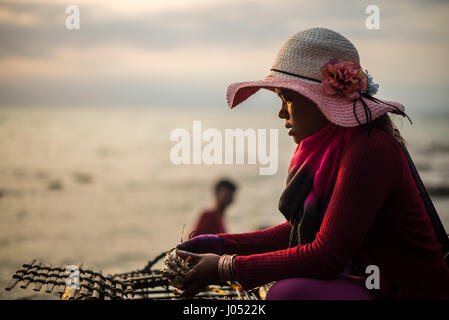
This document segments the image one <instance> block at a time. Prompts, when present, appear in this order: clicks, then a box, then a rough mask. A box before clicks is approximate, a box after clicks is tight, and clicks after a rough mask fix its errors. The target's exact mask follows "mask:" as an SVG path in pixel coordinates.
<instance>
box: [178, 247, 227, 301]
mask: <svg viewBox="0 0 449 320" xmlns="http://www.w3.org/2000/svg"><path fill="white" fill-rule="evenodd" d="M176 254H177V255H178V256H179V257H180V258H182V259H184V260H185V259H186V258H187V257H188V256H191V257H192V258H191V260H190V263H191V264H192V269H191V270H190V271H189V272H188V273H187V274H186V276H185V278H184V279H182V280H181V281H180V282H181V284H182V288H183V290H184V291H183V293H182V294H181V296H182V297H192V296H194V295H195V294H197V293H198V292H199V291H200V290H201V289H202V288H204V287H206V286H208V285H210V284H217V283H220V282H221V279H220V276H219V274H218V260H220V256H219V255H216V254H212V253H207V254H195V253H192V252H187V251H182V250H176Z"/></svg>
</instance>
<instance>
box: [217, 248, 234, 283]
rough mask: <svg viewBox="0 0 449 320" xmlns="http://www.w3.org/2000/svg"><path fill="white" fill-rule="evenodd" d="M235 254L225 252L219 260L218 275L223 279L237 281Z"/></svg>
mask: <svg viewBox="0 0 449 320" xmlns="http://www.w3.org/2000/svg"><path fill="white" fill-rule="evenodd" d="M235 256H236V254H234V255H228V254H224V255H222V256H221V257H220V259H219V260H218V275H219V276H220V279H221V280H222V281H235V280H236V275H235V270H234V258H235Z"/></svg>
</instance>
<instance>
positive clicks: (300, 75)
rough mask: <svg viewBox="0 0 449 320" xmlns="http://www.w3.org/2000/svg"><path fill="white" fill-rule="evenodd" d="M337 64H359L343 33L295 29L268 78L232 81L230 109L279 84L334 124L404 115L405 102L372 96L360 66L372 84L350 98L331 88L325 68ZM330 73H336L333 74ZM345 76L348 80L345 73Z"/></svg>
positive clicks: (355, 52) (354, 50)
mask: <svg viewBox="0 0 449 320" xmlns="http://www.w3.org/2000/svg"><path fill="white" fill-rule="evenodd" d="M339 62H343V63H345V62H349V65H351V66H352V67H353V68H354V66H358V67H360V59H359V54H358V52H357V49H356V48H355V46H354V45H353V44H352V43H351V42H350V41H349V40H348V39H346V38H345V37H344V36H342V35H341V34H339V33H337V32H335V31H332V30H329V29H326V28H321V27H318V28H311V29H307V30H303V31H300V32H297V33H296V34H294V35H293V36H292V37H290V38H289V39H287V41H286V42H285V43H284V44H283V45H282V47H281V49H280V50H279V52H278V55H277V57H276V60H275V62H274V64H273V66H272V68H271V72H270V74H269V75H268V76H267V77H266V78H265V79H263V80H257V81H249V82H238V83H233V84H231V85H229V87H228V90H227V102H228V105H229V107H231V108H233V107H235V106H237V105H238V104H240V103H242V102H243V101H245V100H246V99H248V98H249V97H250V96H252V95H253V94H254V93H256V92H257V91H258V90H259V89H261V88H264V89H268V90H271V91H275V89H276V88H280V89H290V90H293V91H295V92H298V93H299V94H301V95H303V96H305V97H307V98H309V99H310V100H312V101H313V102H314V103H315V104H316V105H317V106H318V108H319V109H320V110H321V112H322V113H323V115H324V116H325V117H326V118H327V119H328V120H329V121H330V122H332V123H334V124H336V125H339V126H343V127H355V126H358V125H362V124H366V123H369V122H371V121H372V120H375V119H377V118H378V117H380V116H381V115H383V114H385V113H387V112H393V113H397V114H401V115H403V116H406V115H405V113H404V109H405V108H404V106H403V105H402V104H400V103H397V102H394V101H387V100H381V99H377V98H374V97H372V94H373V92H374V93H375V92H376V91H377V87H378V86H377V85H376V84H374V82H373V81H372V80H373V79H372V77H371V76H369V75H368V73H367V71H366V70H364V71H363V69H361V67H360V70H362V75H363V73H364V74H365V75H366V76H367V77H368V79H365V80H364V81H365V83H366V82H367V81H368V80H369V81H368V82H369V86H370V88H368V90H364V91H360V94H359V93H356V94H355V95H356V96H357V97H356V98H354V95H352V96H351V97H348V95H346V94H345V93H344V90H340V92H339V89H338V88H335V87H332V86H330V85H329V81H328V80H329V73H328V76H327V78H326V79H325V81H323V68H324V69H326V68H327V67H326V66H328V65H332V64H335V63H339ZM341 66H342V65H341V64H340V67H341ZM333 70H334V71H335V68H334V69H333ZM340 75H341V74H340ZM331 76H335V74H334V73H331ZM337 77H338V75H337ZM331 80H332V79H331ZM337 80H338V79H337ZM344 80H348V79H345V77H344V76H343V81H344ZM356 80H357V79H356ZM349 81H351V79H349ZM337 82H338V81H337ZM346 84H347V83H346ZM346 84H345V83H342V84H339V85H344V86H346ZM366 86H367V85H365V89H366ZM362 87H363V85H362ZM374 87H376V88H375V89H374V90H372V89H373V88H374ZM326 88H327V90H326ZM370 90H371V91H370Z"/></svg>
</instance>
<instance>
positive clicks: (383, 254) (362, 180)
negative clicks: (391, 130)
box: [221, 130, 449, 299]
mask: <svg viewBox="0 0 449 320" xmlns="http://www.w3.org/2000/svg"><path fill="white" fill-rule="evenodd" d="M335 183H336V184H335V189H334V192H333V194H332V196H331V199H330V203H329V206H328V208H327V210H326V213H325V215H324V219H323V222H322V224H321V227H320V230H319V232H318V233H317V235H316V238H315V240H314V241H313V242H312V243H308V244H305V245H299V246H296V247H293V248H287V247H288V240H289V234H290V229H291V226H290V224H289V223H288V222H285V223H283V224H280V225H278V226H275V227H272V228H269V229H266V230H261V231H256V232H250V233H244V234H222V235H221V236H222V238H223V239H224V242H225V251H226V253H236V254H238V256H237V257H236V258H235V271H236V275H237V278H238V281H239V282H240V284H241V285H242V286H243V287H244V288H246V289H249V288H253V287H256V286H259V285H262V284H264V283H268V282H271V281H276V280H280V279H285V278H293V277H309V278H316V279H332V278H335V277H337V276H338V275H339V274H341V273H342V272H343V270H344V268H345V267H346V266H347V265H348V263H349V262H350V261H352V263H353V265H354V267H355V268H356V270H357V272H358V273H359V274H360V275H361V276H363V277H367V276H369V274H365V270H366V267H367V266H368V265H376V266H378V267H379V271H380V289H373V290H371V292H373V293H374V294H375V295H378V296H379V297H385V298H408V299H410V298H411V299H413V298H418V299H432V298H434V299H440V298H445V299H448V298H449V268H448V266H447V264H446V262H445V260H444V258H443V255H442V253H441V251H440V249H441V245H440V244H439V242H438V240H437V238H436V236H435V232H434V230H433V227H432V225H431V221H430V218H429V217H428V214H427V212H426V211H425V208H424V204H423V201H422V199H421V197H420V196H419V193H418V188H417V186H416V183H415V181H414V179H413V176H412V174H411V172H410V169H409V166H408V163H407V160H406V158H405V156H404V154H403V152H402V150H401V148H400V146H399V144H398V143H397V142H396V140H394V138H393V137H391V136H390V135H388V134H387V133H385V132H382V131H380V130H373V131H372V132H371V135H370V137H369V139H367V138H366V135H364V136H361V137H360V138H357V139H356V140H355V141H354V142H353V143H352V144H351V145H350V146H349V147H348V148H347V150H346V151H345V153H344V155H343V158H342V160H341V162H340V165H339V169H338V175H337V180H336V182H335Z"/></svg>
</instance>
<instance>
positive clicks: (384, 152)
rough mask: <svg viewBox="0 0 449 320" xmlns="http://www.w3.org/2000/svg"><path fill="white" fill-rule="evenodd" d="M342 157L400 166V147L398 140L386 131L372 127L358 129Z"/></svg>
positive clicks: (399, 167) (398, 167)
mask: <svg viewBox="0 0 449 320" xmlns="http://www.w3.org/2000/svg"><path fill="white" fill-rule="evenodd" d="M344 158H346V159H351V160H352V161H354V160H357V161H359V162H365V163H367V162H368V163H371V164H373V165H376V166H382V165H384V166H385V165H386V166H388V167H390V168H391V169H401V168H402V162H403V159H402V149H401V146H400V144H399V142H398V141H397V140H396V138H395V137H393V136H392V135H391V134H389V133H388V132H385V131H382V130H379V129H372V130H371V131H370V132H369V134H368V132H367V131H366V130H363V129H361V130H359V131H357V134H355V135H354V137H353V139H352V140H351V142H350V143H349V145H348V147H347V150H346V152H345V155H344Z"/></svg>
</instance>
